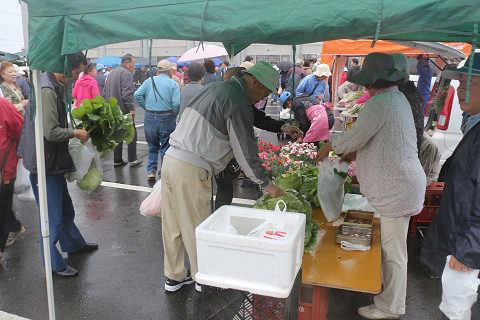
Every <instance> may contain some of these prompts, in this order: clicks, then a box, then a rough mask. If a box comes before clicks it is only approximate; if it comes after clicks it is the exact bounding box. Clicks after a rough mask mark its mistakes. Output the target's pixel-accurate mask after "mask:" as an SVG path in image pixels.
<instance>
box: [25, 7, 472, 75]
mask: <svg viewBox="0 0 480 320" xmlns="http://www.w3.org/2000/svg"><path fill="white" fill-rule="evenodd" d="M25 1H26V2H27V3H28V12H29V61H30V65H31V67H32V68H34V69H42V70H48V71H56V72H62V71H63V66H64V61H62V60H61V59H60V61H59V59H58V58H59V57H64V56H65V55H66V54H69V53H74V52H78V51H81V50H86V49H91V48H96V47H98V46H101V45H105V44H109V43H119V42H125V41H132V40H139V39H177V40H200V41H221V42H223V43H224V46H225V48H226V49H227V50H228V51H230V50H231V49H232V47H231V44H234V52H235V53H238V52H239V49H240V48H242V47H245V46H246V45H248V44H250V43H266V44H287V45H292V44H301V43H311V42H317V41H326V40H334V39H372V38H375V37H376V36H377V38H378V39H387V40H388V39H394V40H395V39H397V40H419V41H449V42H452V41H455V42H470V41H472V39H473V37H478V31H477V32H476V34H475V35H473V33H474V24H475V23H478V21H480V6H479V3H478V0H475V1H472V0H442V1H438V0H422V1H418V0H404V1H398V0H362V1H358V0H337V1H331V0H309V1H303V2H302V5H298V1H297V0H283V1H282V2H281V3H279V2H278V1H274V0H262V1H258V0H243V1H237V0H216V1H209V0H185V1H176V0H137V1H127V0H103V1H98V0H84V1H64V0H43V1H37V0H35V1H34V0H25ZM286 8H288V9H286ZM305 8H315V10H305ZM222 12H223V13H224V12H235V14H221V13H222ZM175 17H182V19H181V23H180V24H179V20H178V19H175Z"/></svg>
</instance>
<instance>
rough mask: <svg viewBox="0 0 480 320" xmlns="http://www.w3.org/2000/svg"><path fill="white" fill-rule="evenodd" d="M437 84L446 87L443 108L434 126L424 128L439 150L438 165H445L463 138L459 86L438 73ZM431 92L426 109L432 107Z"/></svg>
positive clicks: (461, 64)
mask: <svg viewBox="0 0 480 320" xmlns="http://www.w3.org/2000/svg"><path fill="white" fill-rule="evenodd" d="M475 52H480V50H478V49H477V50H475ZM465 61H466V60H463V61H461V62H460V63H459V64H458V65H457V68H461V67H463V65H464V64H465ZM439 84H442V85H444V86H445V85H448V90H447V94H446V97H445V102H444V103H443V108H442V109H441V111H440V113H439V114H438V119H437V123H436V126H429V125H428V124H427V127H426V128H425V131H427V132H428V133H429V134H431V137H432V140H433V141H434V143H435V145H436V146H437V147H438V148H439V150H440V153H441V159H440V165H443V164H444V163H445V160H447V159H448V157H450V156H451V155H452V153H453V151H454V150H455V148H456V147H457V145H458V143H459V142H460V140H462V138H463V132H462V130H461V129H460V128H461V126H462V118H463V111H462V110H461V109H460V104H459V102H458V97H457V88H458V86H459V84H460V83H459V81H458V80H453V79H452V80H448V79H444V78H443V77H442V73H440V75H439V77H438V79H437V81H436V82H435V87H437V86H438V85H439ZM435 87H434V90H432V95H431V96H430V99H429V104H428V108H431V107H432V104H433V103H432V101H433V100H434V96H435V93H436V92H437V90H435Z"/></svg>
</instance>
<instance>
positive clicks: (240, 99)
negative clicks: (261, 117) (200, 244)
mask: <svg viewBox="0 0 480 320" xmlns="http://www.w3.org/2000/svg"><path fill="white" fill-rule="evenodd" d="M243 73H244V75H243V77H242V78H238V77H233V78H232V79H231V80H229V81H218V82H214V83H211V84H209V85H208V86H205V87H204V88H202V89H201V90H200V91H199V92H198V94H197V95H196V96H195V97H194V98H193V99H192V100H191V101H190V103H189V104H188V105H187V107H186V108H185V111H184V112H183V114H182V118H181V120H180V122H179V123H178V126H177V128H176V129H175V131H174V132H173V133H172V134H171V136H170V148H169V149H168V150H167V152H166V154H165V158H164V159H165V163H164V164H163V166H164V169H163V171H162V172H163V173H162V193H161V197H162V238H163V248H164V252H165V260H164V261H165V262H164V273H165V276H166V278H167V279H166V282H165V290H166V291H170V292H174V291H177V290H178V289H180V288H181V287H182V286H183V285H185V284H191V283H193V282H194V279H195V274H196V273H197V270H198V267H197V248H196V241H195V228H196V227H197V226H198V225H199V224H200V223H201V222H202V221H204V220H205V219H206V218H207V217H208V216H209V215H210V199H211V197H212V176H213V175H216V174H218V173H220V172H221V171H222V170H223V169H225V167H226V165H227V163H228V162H229V161H230V160H231V159H232V157H233V156H235V158H236V160H237V161H238V163H239V165H240V167H241V168H242V170H243V171H244V173H245V175H246V176H247V177H249V178H250V179H251V180H252V181H253V182H255V183H257V184H259V185H260V187H261V189H263V190H265V191H266V192H268V193H269V194H270V195H271V196H272V197H278V196H280V195H281V194H284V195H286V193H285V192H284V191H283V190H282V189H280V188H279V187H278V186H276V185H275V184H273V183H272V181H271V180H270V178H269V175H268V173H267V170H266V169H265V167H263V166H262V162H261V160H260V158H259V156H258V147H257V141H256V139H255V135H254V131H253V112H252V107H251V105H252V104H254V103H256V102H258V101H259V100H261V99H263V98H264V97H266V96H267V95H269V94H270V92H276V90H277V88H276V86H277V84H278V80H279V77H280V75H279V73H278V71H276V70H275V69H274V68H273V67H272V66H270V65H269V64H268V63H266V62H263V61H261V62H259V63H257V64H256V65H254V66H253V67H252V68H250V69H248V70H244V71H243ZM184 249H186V251H187V254H188V257H189V260H190V266H191V274H190V272H188V271H187V269H186V267H185V265H184V258H183V257H184V252H183V251H184ZM192 277H193V278H192ZM196 289H197V291H201V287H200V286H196Z"/></svg>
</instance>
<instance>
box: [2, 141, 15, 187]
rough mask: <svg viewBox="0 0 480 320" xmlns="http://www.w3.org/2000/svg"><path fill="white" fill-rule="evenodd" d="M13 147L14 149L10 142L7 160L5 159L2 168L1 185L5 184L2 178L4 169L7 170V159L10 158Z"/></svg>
mask: <svg viewBox="0 0 480 320" xmlns="http://www.w3.org/2000/svg"><path fill="white" fill-rule="evenodd" d="M11 149H12V145H11V144H10V147H9V148H8V152H7V155H6V156H5V160H4V161H3V166H2V170H0V187H1V186H3V180H2V176H3V171H4V170H5V167H6V166H7V160H8V156H9V154H10V150H11Z"/></svg>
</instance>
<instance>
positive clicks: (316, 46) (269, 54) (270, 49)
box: [87, 39, 322, 65]
mask: <svg viewBox="0 0 480 320" xmlns="http://www.w3.org/2000/svg"><path fill="white" fill-rule="evenodd" d="M146 43H147V51H146V52H149V50H150V40H147V41H146ZM198 44H199V41H194V45H195V46H198ZM205 44H214V45H219V46H222V43H221V42H205ZM103 48H104V50H101V49H100V48H95V49H90V50H88V54H87V56H88V57H89V58H93V59H97V58H100V55H101V54H102V53H105V54H104V55H114V56H118V57H122V56H123V55H125V54H127V53H130V54H132V55H134V56H136V57H140V56H142V40H135V41H129V42H122V43H116V44H109V45H106V46H103ZM186 50H187V41H186V40H168V39H155V40H153V42H152V57H154V59H155V60H157V61H159V60H161V59H163V58H167V57H170V56H181V55H182V54H183V53H184V52H185V51H186ZM299 51H300V52H297V56H300V57H304V58H309V59H310V58H312V59H315V58H317V57H320V55H321V53H322V43H321V42H316V43H311V44H302V45H301V46H299ZM292 53H293V52H292V46H289V45H270V44H252V45H251V46H249V47H247V48H246V49H245V50H244V51H243V52H242V53H241V54H238V55H237V56H236V57H235V58H234V60H233V61H232V62H233V65H239V64H240V63H242V62H243V59H244V58H245V56H247V55H250V56H253V58H254V59H255V62H257V61H260V60H263V61H267V62H269V63H271V64H276V63H278V62H280V61H282V60H290V61H293V59H292ZM218 59H221V60H230V59H229V57H227V56H225V57H218Z"/></svg>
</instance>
